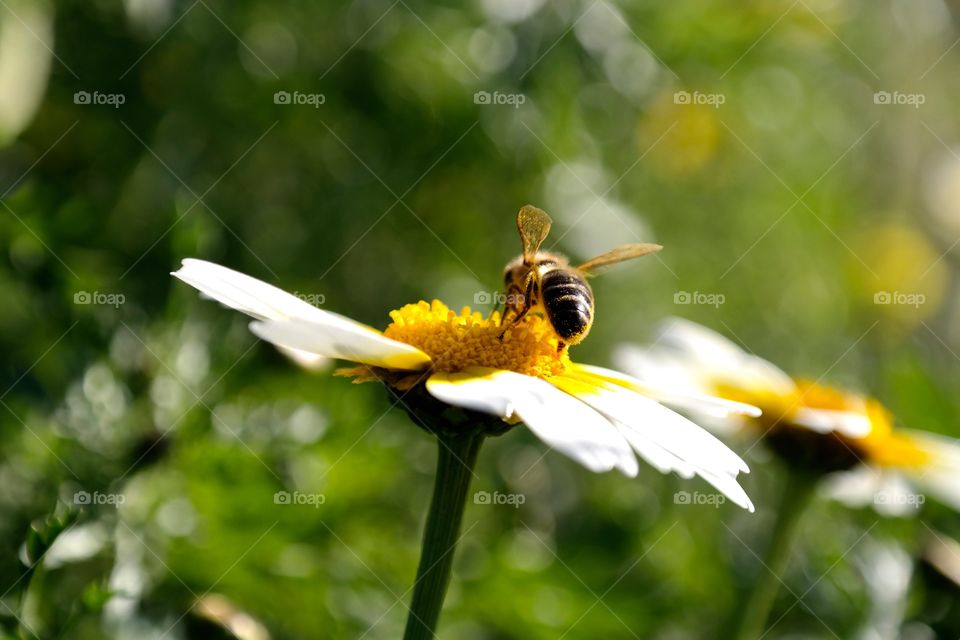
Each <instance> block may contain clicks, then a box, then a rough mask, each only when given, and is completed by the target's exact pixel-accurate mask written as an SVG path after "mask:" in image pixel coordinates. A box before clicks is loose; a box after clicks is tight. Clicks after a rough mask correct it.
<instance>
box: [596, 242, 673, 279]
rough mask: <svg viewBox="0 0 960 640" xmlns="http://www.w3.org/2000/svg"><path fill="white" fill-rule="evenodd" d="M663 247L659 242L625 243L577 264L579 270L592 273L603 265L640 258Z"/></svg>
mask: <svg viewBox="0 0 960 640" xmlns="http://www.w3.org/2000/svg"><path fill="white" fill-rule="evenodd" d="M660 249H663V247H662V246H661V245H659V244H652V243H649V242H643V243H637V244H625V245H622V246H619V247H617V248H616V249H612V250H610V251H607V252H606V253H601V254H600V255H599V256H597V257H595V258H591V259H590V260H587V261H586V262H584V263H583V264H581V265H578V266H577V270H578V271H582V272H584V273H590V272H591V271H595V270H597V269H599V268H601V267H606V266H609V265H611V264H616V263H618V262H623V261H625V260H633V259H634V258H639V257H641V256H645V255H647V254H648V253H656V252H657V251H660Z"/></svg>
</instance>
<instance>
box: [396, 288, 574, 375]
mask: <svg viewBox="0 0 960 640" xmlns="http://www.w3.org/2000/svg"><path fill="white" fill-rule="evenodd" d="M390 318H391V319H392V320H393V322H392V323H391V324H390V326H388V327H387V328H386V330H385V331H384V332H383V334H384V335H385V336H386V337H388V338H391V339H393V340H397V341H399V342H405V343H406V344H409V345H412V346H414V347H416V348H418V349H420V350H421V351H423V352H424V353H426V354H427V355H429V356H430V358H431V359H432V360H433V365H432V367H433V369H434V370H435V371H459V370H461V369H464V368H466V367H491V368H494V369H506V370H509V371H516V372H517V373H523V374H526V375H529V376H535V377H538V378H547V377H549V376H553V375H557V374H559V373H563V372H564V371H565V370H566V368H567V365H569V364H570V357H569V356H568V355H567V347H564V348H563V349H558V346H559V344H560V343H559V339H558V338H557V336H556V334H555V333H554V331H553V328H552V327H551V326H550V323H549V322H547V321H546V320H545V319H544V318H542V317H540V316H538V315H528V316H526V317H525V318H524V319H523V320H521V321H520V322H519V323H517V324H515V325H513V326H512V327H510V328H509V329H508V330H507V331H506V333H504V334H503V339H502V340H501V339H500V334H501V333H503V329H504V328H503V326H501V318H500V314H499V313H498V312H496V311H494V312H493V313H491V314H490V316H489V317H487V318H484V317H483V316H482V315H481V314H480V312H478V311H471V310H470V307H464V308H463V309H462V310H461V311H460V313H459V314H457V313H454V312H453V311H451V310H450V308H449V307H447V305H445V304H443V303H442V302H440V301H439V300H434V301H433V302H432V303H427V302H424V301H422V300H421V301H420V302H418V303H417V304H408V305H406V306H404V307H401V308H400V309H397V310H396V311H391V312H390Z"/></svg>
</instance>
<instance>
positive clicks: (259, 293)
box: [171, 258, 327, 320]
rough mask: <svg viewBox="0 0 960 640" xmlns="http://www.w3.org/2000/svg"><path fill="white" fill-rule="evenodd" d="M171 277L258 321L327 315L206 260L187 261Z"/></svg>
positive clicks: (270, 286)
mask: <svg viewBox="0 0 960 640" xmlns="http://www.w3.org/2000/svg"><path fill="white" fill-rule="evenodd" d="M171 275H173V276H174V277H176V278H179V279H180V280H183V281H184V282H186V283H187V284H189V285H190V286H192V287H194V288H196V289H198V290H200V292H202V293H203V294H204V295H207V296H209V297H211V298H213V299H214V300H217V301H219V302H221V303H222V304H225V305H227V306H228V307H231V308H233V309H236V310H238V311H242V312H244V313H246V314H247V315H250V316H253V317H254V318H259V319H261V320H266V319H270V320H279V319H281V318H316V317H318V316H322V315H323V314H324V313H327V312H325V311H322V310H320V309H317V308H316V307H315V306H313V305H312V304H310V303H309V302H307V301H306V300H301V299H300V298H298V297H297V296H295V295H293V294H290V293H287V292H286V291H284V290H283V289H279V288H277V287H275V286H273V285H272V284H267V283H266V282H264V281H262V280H257V279H256V278H253V277H251V276H248V275H246V274H243V273H240V272H239V271H234V270H233V269H228V268H227V267H223V266H220V265H219V264H214V263H212V262H207V261H206V260H196V259H194V258H187V259H185V260H184V261H183V266H182V267H181V268H180V270H179V271H174V272H173V273H172V274H171Z"/></svg>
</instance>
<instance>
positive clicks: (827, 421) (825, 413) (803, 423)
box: [790, 405, 873, 438]
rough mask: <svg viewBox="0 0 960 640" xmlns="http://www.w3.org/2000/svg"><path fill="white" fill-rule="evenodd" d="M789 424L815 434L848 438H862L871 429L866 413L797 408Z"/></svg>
mask: <svg viewBox="0 0 960 640" xmlns="http://www.w3.org/2000/svg"><path fill="white" fill-rule="evenodd" d="M864 411H866V405H864ZM790 422H791V423H793V424H795V425H797V426H800V427H806V428H807V429H810V430H811V431H816V432H817V433H830V432H831V431H835V432H837V433H839V434H840V435H843V436H847V437H848V438H863V437H865V436H867V435H869V433H870V430H871V429H872V428H873V425H872V423H871V422H870V417H869V416H868V415H867V414H866V413H860V412H857V411H836V410H834V409H816V408H811V407H800V408H798V409H797V410H796V411H795V412H794V413H793V416H792V417H791V418H790Z"/></svg>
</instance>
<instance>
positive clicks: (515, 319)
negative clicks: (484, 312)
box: [498, 307, 530, 342]
mask: <svg viewBox="0 0 960 640" xmlns="http://www.w3.org/2000/svg"><path fill="white" fill-rule="evenodd" d="M527 311H530V307H524V308H523V309H522V310H521V311H520V313H518V314H517V315H516V317H515V318H514V319H513V320H512V321H511V322H510V324H508V325H507V326H506V327H504V329H503V331H501V332H500V335H499V336H498V338H499V340H500V342H503V336H504V335H506V333H507V331H509V330H510V327H512V326H513V325H515V324H517V323H518V322H520V320H522V319H523V316H525V315H527Z"/></svg>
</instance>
